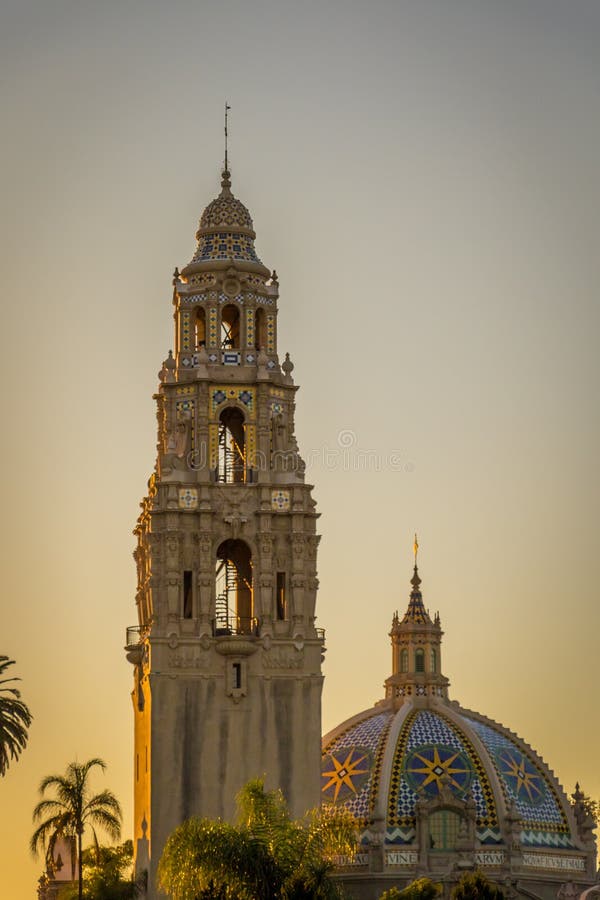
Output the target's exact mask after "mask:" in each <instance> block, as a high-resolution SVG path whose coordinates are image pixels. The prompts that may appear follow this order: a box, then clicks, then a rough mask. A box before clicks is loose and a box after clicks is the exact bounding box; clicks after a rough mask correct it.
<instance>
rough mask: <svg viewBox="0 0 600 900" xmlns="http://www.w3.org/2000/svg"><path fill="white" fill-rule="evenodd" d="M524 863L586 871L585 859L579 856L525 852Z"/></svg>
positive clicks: (533, 865)
mask: <svg viewBox="0 0 600 900" xmlns="http://www.w3.org/2000/svg"><path fill="white" fill-rule="evenodd" d="M523 865H525V866H531V867H533V868H536V869H571V870H574V871H580V872H583V871H585V860H584V859H582V858H581V857H577V856H550V855H548V854H542V853H524V854H523Z"/></svg>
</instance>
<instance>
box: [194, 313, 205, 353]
mask: <svg viewBox="0 0 600 900" xmlns="http://www.w3.org/2000/svg"><path fill="white" fill-rule="evenodd" d="M195 339H196V350H199V349H200V347H206V313H205V312H204V310H203V309H202V307H201V306H199V307H198V308H197V309H196V322H195Z"/></svg>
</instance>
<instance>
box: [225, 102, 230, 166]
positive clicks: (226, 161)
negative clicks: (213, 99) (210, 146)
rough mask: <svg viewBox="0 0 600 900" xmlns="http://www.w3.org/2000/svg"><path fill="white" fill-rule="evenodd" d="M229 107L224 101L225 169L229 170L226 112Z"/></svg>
mask: <svg viewBox="0 0 600 900" xmlns="http://www.w3.org/2000/svg"><path fill="white" fill-rule="evenodd" d="M230 109H231V107H230V105H229V104H228V103H227V101H225V171H226V172H229V163H228V159H227V113H228V112H229V110H230Z"/></svg>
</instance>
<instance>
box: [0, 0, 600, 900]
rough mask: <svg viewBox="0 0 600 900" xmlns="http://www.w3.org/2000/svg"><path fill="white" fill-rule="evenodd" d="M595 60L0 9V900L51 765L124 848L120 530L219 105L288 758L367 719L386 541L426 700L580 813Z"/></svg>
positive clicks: (360, 6) (278, 26)
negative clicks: (293, 522)
mask: <svg viewBox="0 0 600 900" xmlns="http://www.w3.org/2000/svg"><path fill="white" fill-rule="evenodd" d="M599 45H600V4H598V3H597V2H596V0H568V2H566V0H563V2H555V0H412V2H405V0H370V2H368V3H367V2H352V0H330V2H323V0H320V2H313V0H302V2H301V3H298V2H294V3H292V2H288V0H222V2H220V3H208V2H202V0H195V2H192V0H170V2H168V3H167V2H158V0H125V2H116V0H106V2H103V3H100V2H92V0H3V3H2V11H1V12H0V98H1V99H0V103H1V106H0V108H1V110H2V139H1V140H0V178H1V180H2V192H1V197H2V204H1V211H2V215H1V218H0V275H1V284H2V303H1V315H2V321H1V324H0V339H1V342H2V346H1V350H0V360H1V366H2V375H3V379H2V385H3V404H4V409H3V415H2V421H3V439H2V442H1V466H0V478H1V488H0V490H1V496H2V499H3V515H2V516H1V517H0V523H1V529H2V534H1V541H0V548H1V554H2V570H1V571H2V591H1V594H0V611H1V617H0V623H1V631H0V634H1V639H0V653H5V654H7V655H8V656H9V657H11V658H13V659H16V661H17V664H16V666H14V667H13V668H14V670H15V674H19V675H20V676H21V677H22V685H21V687H22V691H23V697H24V698H25V699H26V701H27V702H28V704H29V705H30V707H31V710H32V713H33V715H34V717H35V719H34V723H33V726H32V728H31V736H30V744H29V746H28V748H27V750H26V752H25V753H24V754H23V756H22V758H21V760H20V761H19V762H18V763H16V764H15V763H13V764H12V765H11V767H10V769H9V772H8V774H7V776H6V777H5V778H4V779H2V781H1V782H0V810H1V815H0V871H1V872H2V876H1V884H0V895H1V896H2V897H6V898H10V900H32V898H33V897H34V896H35V883H36V880H37V878H38V877H39V875H40V874H41V871H42V868H43V866H42V862H41V860H33V859H32V858H31V856H30V854H29V851H28V839H29V836H30V834H31V831H32V827H31V810H32V808H33V806H34V804H35V803H36V800H37V785H38V783H39V781H40V780H41V778H42V777H43V776H44V775H46V774H48V773H51V772H61V771H62V770H64V768H65V767H66V765H67V763H69V762H70V761H71V760H74V759H78V760H79V761H84V760H86V759H87V758H89V757H92V756H100V757H103V758H104V759H105V760H106V762H107V763H108V771H107V774H106V777H105V779H103V780H98V781H97V782H96V785H97V787H100V786H101V785H106V786H108V787H110V788H111V789H112V790H114V791H115V792H116V793H117V795H118V796H119V797H120V799H121V801H122V803H123V806H124V809H125V826H124V837H128V836H130V829H131V811H132V768H133V767H132V733H133V727H132V711H131V700H130V696H129V695H130V691H131V687H132V668H131V666H130V665H129V664H128V663H127V662H126V660H125V654H124V652H123V644H124V639H125V628H126V626H127V625H132V624H134V623H135V621H136V613H135V605H134V592H135V567H134V562H133V559H132V557H131V553H132V550H133V547H134V541H133V536H132V529H133V526H134V524H135V520H136V517H137V514H138V512H139V501H140V500H141V498H142V496H143V495H144V492H145V489H146V481H147V479H148V477H149V475H150V474H151V472H152V468H153V464H154V458H155V445H156V418H155V412H154V403H153V400H152V394H153V392H154V391H155V390H156V386H157V376H156V373H157V372H158V370H159V369H160V367H161V362H162V360H163V359H164V357H165V356H166V354H167V352H168V350H169V348H172V347H173V323H172V307H171V294H172V287H171V275H172V272H173V269H174V268H175V266H179V267H180V268H181V267H182V266H184V265H185V264H186V263H187V262H189V260H190V258H191V256H192V253H193V250H194V246H195V241H194V232H195V230H196V228H197V223H198V219H199V217H200V215H201V213H202V210H203V209H204V207H205V206H206V205H207V203H208V202H209V201H210V200H211V199H212V198H213V197H214V196H216V194H218V191H219V172H220V168H221V164H222V158H223V120H222V116H223V106H224V103H225V100H227V101H228V102H229V103H230V104H231V107H232V109H231V117H230V161H231V169H232V181H233V191H234V193H235V195H236V196H238V197H239V198H240V199H241V200H242V201H243V202H244V203H245V204H246V205H247V206H248V208H249V210H250V212H251V214H252V216H253V219H254V225H255V229H256V232H257V240H256V247H257V251H258V253H259V256H260V257H261V258H262V260H263V261H264V262H265V264H266V265H268V266H270V267H271V268H276V269H277V273H278V275H279V281H280V290H281V294H280V304H279V310H280V311H279V349H280V352H281V353H285V351H286V350H289V352H290V354H291V357H292V359H293V361H294V363H295V371H294V377H295V379H296V383H298V384H300V386H301V390H300V391H299V394H298V397H297V401H298V409H297V436H298V441H299V444H300V449H301V452H302V453H303V455H304V457H305V458H306V459H307V461H308V473H309V480H310V481H311V483H314V485H315V489H314V496H315V498H316V500H317V502H318V505H319V509H320V511H321V513H322V517H321V519H320V522H319V530H320V532H321V534H322V535H323V539H322V542H321V547H320V554H319V561H318V568H319V577H320V583H321V587H320V591H319V597H318V604H317V611H318V616H319V618H318V623H317V624H318V625H320V626H323V627H325V628H326V630H327V647H328V652H327V656H326V663H325V667H324V669H325V675H326V680H325V688H324V709H323V731H327V730H329V729H330V728H332V727H333V726H334V725H335V724H337V723H339V722H341V721H342V720H343V719H345V718H347V717H348V716H350V715H351V714H353V713H355V712H358V711H359V710H361V709H363V708H365V707H367V706H370V705H371V704H372V703H373V702H375V701H376V700H378V699H380V698H381V697H382V694H383V692H382V684H383V681H384V679H385V678H386V676H387V675H388V674H390V671H391V651H390V649H389V638H388V631H389V627H390V623H391V618H392V614H393V612H394V610H395V609H400V610H402V609H403V608H404V607H405V606H406V603H407V599H408V592H409V589H410V585H409V579H410V576H411V566H412V539H413V533H414V532H415V531H417V532H418V534H419V543H420V551H419V558H420V571H421V576H422V579H423V584H422V589H423V595H424V601H425V604H426V605H427V606H428V607H429V608H430V609H431V611H432V612H434V611H435V610H439V612H440V615H441V619H442V625H443V627H444V631H445V638H444V645H443V669H444V673H445V674H446V675H447V676H448V677H449V678H450V681H451V689H450V690H451V696H452V698H453V699H457V700H460V702H461V703H462V704H463V705H464V706H466V707H468V708H471V709H475V710H478V711H480V712H482V713H484V714H486V715H488V716H489V717H490V718H492V719H495V720H497V721H499V722H502V723H503V724H505V725H507V726H509V727H510V728H511V729H513V730H514V731H516V732H517V733H518V734H520V735H521V736H522V737H524V738H525V739H526V740H527V742H529V743H530V744H531V745H532V746H533V747H535V748H536V749H537V750H538V751H539V752H540V753H541V754H542V756H543V757H544V759H545V760H546V761H547V762H548V764H549V765H550V767H551V768H552V769H553V770H554V771H555V772H556V774H557V776H558V778H559V780H560V781H561V783H562V784H563V785H564V786H565V788H566V789H567V790H568V791H569V792H570V791H572V790H573V787H574V783H575V781H576V780H577V779H578V780H579V781H580V782H581V785H582V788H583V789H584V790H585V791H586V792H587V793H589V794H591V795H592V796H594V797H600V767H599V765H598V746H599V745H600V717H599V716H598V704H597V693H598V659H599V652H598V635H599V634H600V631H599V625H600V622H599V618H600V617H599V612H598V610H599V602H598V584H600V553H599V548H598V510H599V508H600V477H599V472H598V457H599V446H598V445H599V432H600V416H599V404H598V393H599V390H598V389H599V374H600V373H599V368H600V367H599V363H598V357H599V353H598V335H599V328H600V321H599V319H600V313H599V303H598V285H599V284H600V241H599V234H600V178H599V177H598V159H599V158H600V54H599V53H598V46H599Z"/></svg>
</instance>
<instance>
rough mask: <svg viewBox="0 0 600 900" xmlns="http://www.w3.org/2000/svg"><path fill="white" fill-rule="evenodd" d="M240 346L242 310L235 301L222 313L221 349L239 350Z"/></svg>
mask: <svg viewBox="0 0 600 900" xmlns="http://www.w3.org/2000/svg"><path fill="white" fill-rule="evenodd" d="M239 346H240V311H239V309H238V308H237V306H234V305H233V303H229V304H227V306H225V307H224V308H223V312H222V314H221V349H223V350H237V349H239Z"/></svg>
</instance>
